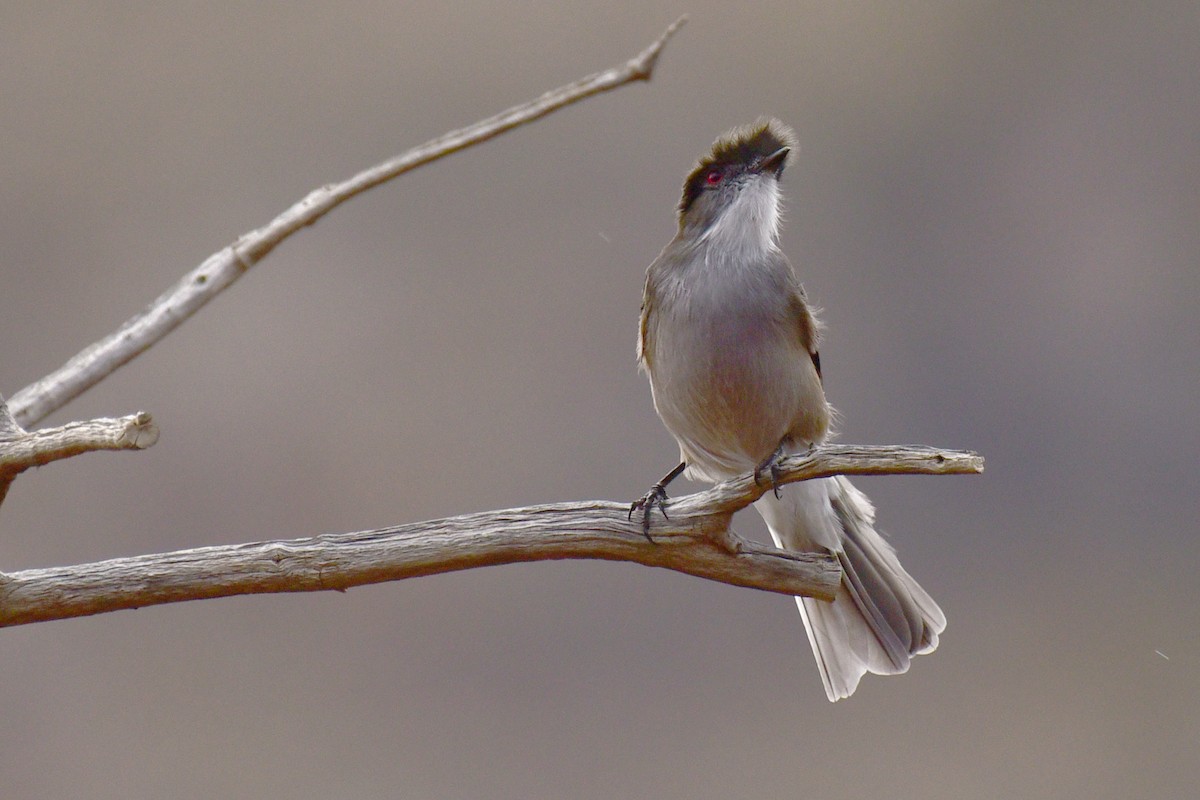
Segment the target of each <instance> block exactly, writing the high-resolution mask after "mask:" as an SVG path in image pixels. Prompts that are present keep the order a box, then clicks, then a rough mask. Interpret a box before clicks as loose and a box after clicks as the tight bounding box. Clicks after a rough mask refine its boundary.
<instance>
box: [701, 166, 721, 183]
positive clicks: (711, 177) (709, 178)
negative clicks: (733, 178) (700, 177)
mask: <svg viewBox="0 0 1200 800" xmlns="http://www.w3.org/2000/svg"><path fill="white" fill-rule="evenodd" d="M721 177H722V176H721V170H719V169H710V170H709V171H708V174H707V175H705V176H704V182H705V183H707V184H708V185H709V186H716V185H717V184H718V183H720V182H721Z"/></svg>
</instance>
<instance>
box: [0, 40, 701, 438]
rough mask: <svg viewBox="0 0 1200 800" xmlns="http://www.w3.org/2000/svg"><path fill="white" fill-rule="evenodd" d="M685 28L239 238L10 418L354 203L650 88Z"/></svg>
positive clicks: (94, 372)
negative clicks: (422, 169) (469, 153)
mask: <svg viewBox="0 0 1200 800" xmlns="http://www.w3.org/2000/svg"><path fill="white" fill-rule="evenodd" d="M685 20H686V17H681V18H680V19H678V20H677V21H676V22H675V23H673V24H672V25H671V26H670V27H669V28H667V30H666V32H665V33H663V35H662V36H660V37H659V38H658V39H657V40H656V41H655V42H654V43H653V44H651V45H650V46H649V47H647V48H646V49H645V50H643V51H642V52H641V53H640V54H638V55H637V56H636V57H634V58H632V59H630V60H629V61H627V62H625V63H624V64H622V65H620V66H617V67H613V68H612V69H608V70H605V71H603V72H598V73H596V74H594V75H590V76H588V77H586V78H583V79H582V80H579V81H576V82H575V83H572V84H569V85H567V86H563V87H561V88H558V89H555V90H553V91H550V92H547V93H546V94H544V95H542V96H541V97H539V98H537V99H536V100H533V101H530V102H528V103H524V104H522V105H519V106H514V107H513V108H510V109H508V110H507V111H504V112H501V113H500V114H497V115H496V116H494V117H491V118H489V119H486V120H483V121H482V122H477V123H475V124H474V125H470V126H468V127H466V128H461V129H459V130H456V131H451V132H450V133H447V134H445V135H443V136H440V137H438V138H437V139H434V140H432V141H429V142H426V143H425V144H423V145H421V146H420V147H416V148H413V149H412V150H409V151H408V152H406V153H404V154H402V155H399V156H397V157H395V158H393V159H390V160H388V161H385V162H383V163H382V164H379V165H377V166H374V167H371V168H370V169H367V170H364V171H363V172H360V173H359V174H358V175H355V176H354V177H352V178H350V179H349V180H347V181H343V182H341V183H336V184H330V185H328V186H323V187H321V188H320V189H316V190H314V191H313V192H311V193H309V195H308V196H307V197H305V198H304V199H303V200H301V201H300V202H299V203H296V204H295V205H294V206H292V207H291V208H289V209H288V210H286V211H284V212H283V213H282V214H280V215H279V216H278V217H276V218H275V219H274V220H272V221H271V222H270V223H268V224H267V225H264V226H263V227H261V228H258V229H257V230H254V231H251V232H250V233H247V234H244V235H243V236H241V237H240V238H239V239H238V240H237V241H236V242H234V243H233V244H232V245H229V246H228V247H225V248H223V249H221V250H220V251H218V252H216V253H214V254H212V255H211V256H209V257H208V258H207V259H206V260H205V261H204V263H202V264H201V265H200V266H198V267H196V268H195V269H193V270H192V271H191V272H189V273H188V274H186V275H184V276H183V278H182V279H181V280H180V281H179V282H178V283H176V284H175V285H174V286H173V287H171V288H170V289H168V290H167V291H166V292H164V293H163V294H162V295H161V296H160V297H159V298H158V299H157V300H155V301H154V302H153V303H151V304H150V305H149V306H148V307H147V308H146V309H144V310H143V311H142V312H141V313H139V314H137V315H136V316H134V317H132V318H130V319H129V320H127V321H126V322H125V324H124V325H122V326H121V327H120V328H119V329H118V330H117V331H116V332H115V333H112V334H110V335H109V336H107V337H105V338H104V339H101V340H100V341H98V342H96V343H95V344H92V345H90V346H89V347H87V348H85V349H84V350H82V351H81V352H80V353H78V354H77V355H76V356H74V357H73V358H72V359H71V360H69V361H68V362H67V363H66V364H64V365H63V366H62V367H60V368H59V369H58V370H56V371H55V372H53V373H51V374H50V375H47V376H46V377H45V378H42V379H41V380H39V381H37V382H36V383H33V384H30V385H29V386H26V387H25V388H24V389H22V390H20V391H19V392H17V393H16V394H14V395H13V396H12V398H10V400H9V407H10V409H11V411H12V414H13V416H14V417H15V418H16V420H17V421H18V422H19V423H21V424H22V425H25V426H27V427H28V426H32V425H34V424H36V423H37V422H38V421H40V420H42V419H44V418H45V417H46V416H47V415H48V414H50V413H52V412H54V411H56V410H57V409H59V408H61V407H62V406H64V405H65V404H67V403H68V402H70V401H71V400H73V399H74V398H76V397H78V396H79V395H80V394H82V393H83V392H85V391H87V390H88V389H90V388H91V387H92V386H94V385H96V384H97V383H99V382H100V381H101V380H103V379H104V378H106V377H107V376H108V375H110V374H112V373H113V372H114V371H116V370H117V369H118V368H119V367H121V366H122V365H124V364H126V363H128V362H129V361H131V360H133V359H134V358H136V357H137V356H138V355H140V354H141V353H143V352H144V351H145V350H147V349H148V348H149V347H151V346H152V345H154V344H155V343H156V342H157V341H158V340H160V339H162V338H163V337H164V336H166V335H167V334H168V333H170V332H171V331H172V330H174V329H175V328H176V327H178V326H179V325H180V323H182V322H183V321H184V320H186V319H187V318H188V317H190V316H191V315H192V314H195V313H196V312H197V311H199V310H200V308H202V307H203V306H204V305H205V304H206V303H207V302H208V301H209V300H211V299H213V298H214V297H216V296H217V295H218V294H220V293H221V292H222V291H223V290H224V289H226V288H227V287H228V286H230V285H231V284H232V283H233V282H234V281H236V280H237V279H238V278H240V277H241V276H242V274H243V273H244V272H246V270H248V269H250V267H252V266H254V265H255V264H256V263H258V262H259V261H260V260H262V259H263V258H264V257H266V255H267V254H268V253H270V252H271V251H272V250H273V249H275V247H276V245H278V244H279V243H280V242H282V241H283V240H284V239H286V238H287V237H289V236H291V235H292V234H293V233H295V232H296V231H298V230H299V229H300V228H302V227H304V226H306V225H312V224H313V223H315V222H317V220H319V219H321V217H323V216H325V215H326V214H327V213H329V212H330V211H332V210H333V209H334V208H337V207H338V206H339V205H341V204H342V203H344V202H345V201H347V200H349V199H350V198H352V197H354V196H355V195H357V194H360V193H362V192H365V191H366V190H367V189H370V188H372V187H373V186H377V185H379V184H380V183H383V182H384V181H388V180H391V179H392V178H395V177H396V176H398V175H403V174H404V173H405V172H408V171H409V170H412V169H415V168H417V167H419V166H421V165H423V164H428V163H429V162H430V161H435V160H437V159H439V158H444V157H445V156H448V155H450V154H451V153H456V152H458V151H459V150H462V149H464V148H467V147H471V146H472V145H476V144H479V143H480V142H484V141H487V140H488V139H491V138H492V137H494V136H499V135H500V134H501V133H504V132H506V131H509V130H512V129H513V128H516V127H518V126H520V125H525V124H527V123H530V122H533V121H535V120H538V119H540V118H542V117H544V116H546V115H547V114H550V113H551V112H553V111H556V110H558V109H560V108H563V107H564V106H568V105H571V104H572V103H576V102H579V101H580V100H583V99H585V98H587V97H591V96H593V95H596V94H600V93H602V92H608V91H611V90H613V89H617V88H619V87H621V86H624V85H626V84H628V83H632V82H634V81H648V80H650V77H651V74H652V72H653V70H654V65H655V63H656V62H657V60H658V56H659V53H660V52H661V51H662V48H663V47H664V46H665V45H666V43H667V40H668V39H669V38H670V37H671V35H672V34H674V33H675V31H677V30H678V29H679V28H680V26H681V25H683V23H684V21H685Z"/></svg>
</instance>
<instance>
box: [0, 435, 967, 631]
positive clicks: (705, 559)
mask: <svg viewBox="0 0 1200 800" xmlns="http://www.w3.org/2000/svg"><path fill="white" fill-rule="evenodd" d="M780 467H781V473H780V478H781V482H783V483H791V482H793V481H797V480H803V479H807V478H814V477H822V476H827V475H833V474H838V473H847V474H872V475H877V474H949V473H953V474H971V473H978V472H981V471H982V469H983V459H982V458H980V457H979V456H977V455H974V454H973V453H963V452H958V451H949V450H935V449H932V448H925V447H861V446H849V445H842V446H834V445H830V446H826V447H822V448H819V449H817V450H814V451H813V452H812V453H809V454H807V455H804V456H798V457H794V458H788V459H786V460H785V461H784V462H782V463H781V465H780ZM762 493H763V487H759V486H756V485H755V483H754V480H753V477H752V476H742V477H740V478H736V479H734V480H730V481H727V482H725V483H722V484H719V485H717V486H714V487H712V488H711V489H708V490H706V491H703V492H698V493H696V494H692V495H688V496H686V497H681V498H679V499H677V500H673V501H671V502H670V503H669V504H668V507H667V508H668V513H669V514H670V518H669V519H667V518H664V517H663V516H662V515H661V514H657V513H656V514H655V515H654V524H653V527H652V530H651V534H652V536H653V539H654V541H653V542H649V541H647V540H646V538H645V537H644V536H643V535H642V530H641V524H640V520H639V519H637V518H636V517H635V518H634V520H633V521H632V522H631V521H630V520H629V519H628V511H629V506H628V504H625V503H611V502H584V503H560V504H554V505H544V506H531V507H528V508H516V509H509V510H506V511H489V512H485V513H481V514H471V515H468V516H461V517H452V518H449V519H442V520H433V521H430V522H419V523H413V524H409V525H400V526H396V527H392V528H382V529H379V530H373V531H362V532H359V533H343V534H327V535H323V536H317V537H313V538H310V539H292V540H288V541H267V542H256V543H252V544H243V545H228V546H219V547H203V548H197V549H193V550H181V551H177V552H174V553H162V554H157V555H145V556H136V557H133V558H118V559H112V560H109V561H101V562H97V563H93V564H80V565H78V566H71V567H57V568H51V569H31V570H24V571H21V572H15V573H11V574H8V575H0V626H9V625H22V624H26V623H30V622H41V621H46V620H52V619H65V618H68V617H78V616H86V615H89V614H99V613H103V612H106V611H116V610H119V609H127V608H138V607H141V606H149V605H156V604H160V603H173V602H180V601H183V600H196V599H202V598H209V597H227V596H231V595H239V594H257V593H267V592H310V591H322V590H326V589H337V590H345V589H348V588H350V587H352V586H361V585H364V584H370V583H381V582H384V581H392V580H400V579H403V578H412V577H417V576H420V575H433V574H437V573H441V572H452V571H455V570H463V569H470V568H472V567H481V566H490V565H496V564H511V563H517V562H523V561H543V560H551V559H563V558H592V559H607V560H613V561H631V562H634V563H638V564H645V565H647V566H652V567H665V568H667V569H673V570H677V571H679V572H685V573H688V574H691V575H697V576H699V577H702V578H708V579H710V580H715V581H721V582H724V583H730V584H734V585H737V586H748V587H753V588H756V589H764V590H766V591H772V592H780V593H783V594H794V595H808V596H812V597H820V598H823V599H830V598H832V596H833V591H834V589H835V588H836V586H837V584H838V581H839V580H840V576H841V572H840V569H839V568H838V566H837V562H836V561H835V560H834V559H832V558H829V557H826V556H824V555H818V554H811V553H791V552H787V551H782V550H776V549H774V548H770V547H765V546H763V545H759V544H756V543H753V542H749V541H746V540H744V539H741V538H740V537H738V536H737V535H736V534H734V533H733V532H732V531H731V530H730V527H729V522H730V519H731V517H732V515H733V513H734V512H735V511H737V510H738V509H741V508H744V507H745V506H747V505H749V504H750V503H752V502H754V500H756V499H758V497H760V496H761V495H762Z"/></svg>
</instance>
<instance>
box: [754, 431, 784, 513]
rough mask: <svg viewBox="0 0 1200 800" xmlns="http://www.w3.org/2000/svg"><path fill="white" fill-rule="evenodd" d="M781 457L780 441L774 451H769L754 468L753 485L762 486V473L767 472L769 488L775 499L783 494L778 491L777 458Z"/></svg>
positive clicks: (781, 447) (781, 446)
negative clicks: (769, 480)
mask: <svg viewBox="0 0 1200 800" xmlns="http://www.w3.org/2000/svg"><path fill="white" fill-rule="evenodd" d="M781 458H783V444H782V443H780V445H779V447H777V448H776V449H775V452H774V453H771V455H769V456H767V458H766V459H764V460H763V462H762V463H761V464H759V465H758V466H757V467H755V468H754V485H755V486H762V485H763V483H764V481H763V473H767V474H769V475H770V477H771V482H770V484H769V485H770V487H771V490H772V491H773V492H775V499H776V500H778V499H779V498H780V497H782V496H783V495H781V494H780V493H779V459H781Z"/></svg>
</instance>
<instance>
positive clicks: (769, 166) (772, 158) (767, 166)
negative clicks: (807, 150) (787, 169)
mask: <svg viewBox="0 0 1200 800" xmlns="http://www.w3.org/2000/svg"><path fill="white" fill-rule="evenodd" d="M790 152H791V148H790V147H781V148H779V149H778V150H776V151H775V152H774V153H771V155H769V156H767V157H766V158H764V159H763V160H762V161H761V162H760V163H759V165H758V170H759V172H774V173H775V177H776V178H778V177H779V176H780V175H782V174H783V168H784V166H785V165H786V163H787V156H788V153H790Z"/></svg>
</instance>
